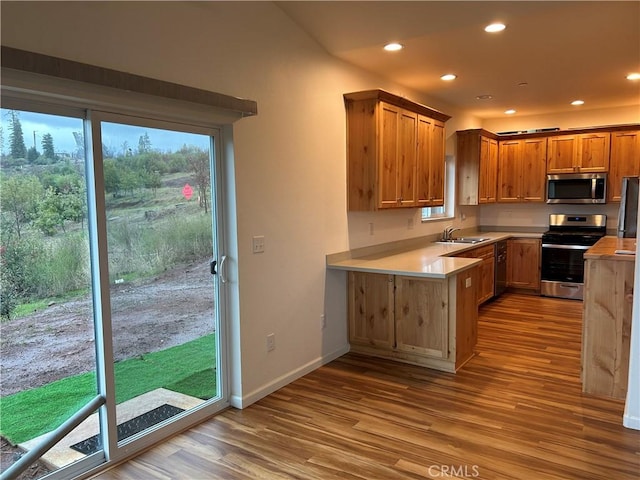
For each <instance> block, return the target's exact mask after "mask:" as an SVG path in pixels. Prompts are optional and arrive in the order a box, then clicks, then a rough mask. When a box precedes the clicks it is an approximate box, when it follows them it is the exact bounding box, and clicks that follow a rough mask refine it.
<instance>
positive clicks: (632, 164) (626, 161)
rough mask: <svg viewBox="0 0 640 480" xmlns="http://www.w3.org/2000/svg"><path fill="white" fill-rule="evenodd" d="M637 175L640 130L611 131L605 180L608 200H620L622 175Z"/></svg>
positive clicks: (639, 154)
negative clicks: (609, 156)
mask: <svg viewBox="0 0 640 480" xmlns="http://www.w3.org/2000/svg"><path fill="white" fill-rule="evenodd" d="M638 175H640V131H638V130H635V131H629V132H613V133H612V134H611V158H610V164H609V176H608V182H607V183H608V185H607V195H608V197H609V200H610V201H612V202H619V201H620V195H621V191H622V177H635V176H638Z"/></svg>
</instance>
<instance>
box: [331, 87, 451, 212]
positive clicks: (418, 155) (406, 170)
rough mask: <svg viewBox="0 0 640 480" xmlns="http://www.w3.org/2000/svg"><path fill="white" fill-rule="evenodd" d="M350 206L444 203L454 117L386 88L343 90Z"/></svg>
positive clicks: (392, 206)
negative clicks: (448, 133) (449, 124)
mask: <svg viewBox="0 0 640 480" xmlns="http://www.w3.org/2000/svg"><path fill="white" fill-rule="evenodd" d="M344 100H345V107H346V112H347V164H348V167H347V183H348V187H347V201H348V209H349V210H378V209H386V208H399V207H423V206H439V205H443V204H444V162H445V158H444V142H445V135H444V122H446V121H447V120H448V119H449V118H450V117H449V116H448V115H445V114H443V113H441V112H438V111H437V110H433V109H431V108H429V107H426V106H424V105H420V104H418V103H414V102H411V101H409V100H407V99H405V98H402V97H398V96H396V95H393V94H391V93H389V92H385V91H384V90H369V91H364V92H355V93H348V94H345V95H344Z"/></svg>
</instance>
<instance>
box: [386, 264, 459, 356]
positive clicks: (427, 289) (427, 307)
mask: <svg viewBox="0 0 640 480" xmlns="http://www.w3.org/2000/svg"><path fill="white" fill-rule="evenodd" d="M395 300H396V304H395V314H396V348H397V349H398V350H401V351H406V352H411V353H419V354H422V355H427V356H430V357H436V358H447V357H448V356H449V345H448V330H449V329H448V323H449V318H448V312H449V305H448V302H449V300H448V289H447V284H446V283H445V282H443V281H441V280H425V279H421V278H416V277H403V276H397V277H396V299H395Z"/></svg>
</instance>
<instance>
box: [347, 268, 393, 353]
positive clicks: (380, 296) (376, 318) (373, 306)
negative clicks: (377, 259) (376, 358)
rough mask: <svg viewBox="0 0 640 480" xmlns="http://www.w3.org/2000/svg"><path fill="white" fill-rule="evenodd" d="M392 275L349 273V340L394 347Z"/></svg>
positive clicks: (388, 347) (387, 347) (373, 345)
mask: <svg viewBox="0 0 640 480" xmlns="http://www.w3.org/2000/svg"><path fill="white" fill-rule="evenodd" d="M393 297H394V276H393V275H383V274H376V273H358V272H349V337H350V341H351V343H357V344H361V345H369V346H371V347H376V348H385V349H387V350H391V349H392V348H393V347H394V342H395V333H394V328H395V327H394V319H393V301H394V300H393Z"/></svg>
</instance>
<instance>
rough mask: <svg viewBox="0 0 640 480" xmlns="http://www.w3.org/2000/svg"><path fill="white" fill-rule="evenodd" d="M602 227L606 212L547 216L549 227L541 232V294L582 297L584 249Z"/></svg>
mask: <svg viewBox="0 0 640 480" xmlns="http://www.w3.org/2000/svg"><path fill="white" fill-rule="evenodd" d="M606 229H607V217H606V215H561V214H553V215H550V216H549V230H548V231H547V232H545V233H544V234H543V235H542V261H541V273H542V279H541V280H542V281H541V293H542V295H545V296H548V297H562V298H573V299H578V300H582V298H583V297H584V252H585V251H586V250H588V249H589V248H590V247H591V246H592V245H593V244H595V243H596V242H597V241H598V240H599V239H600V238H602V237H603V236H604V235H605V234H606Z"/></svg>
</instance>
